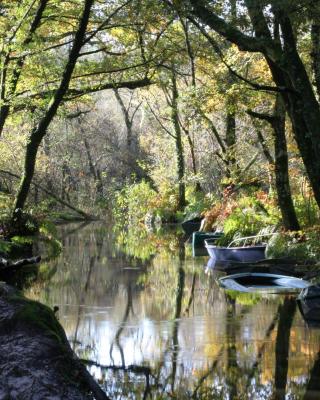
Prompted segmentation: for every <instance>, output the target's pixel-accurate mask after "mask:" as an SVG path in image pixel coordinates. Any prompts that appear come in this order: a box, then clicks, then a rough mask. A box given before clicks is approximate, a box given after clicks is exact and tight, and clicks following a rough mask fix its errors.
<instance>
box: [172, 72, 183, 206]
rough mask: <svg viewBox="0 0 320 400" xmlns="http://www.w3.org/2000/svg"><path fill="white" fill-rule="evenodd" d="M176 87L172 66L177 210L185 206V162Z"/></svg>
mask: <svg viewBox="0 0 320 400" xmlns="http://www.w3.org/2000/svg"><path fill="white" fill-rule="evenodd" d="M178 97H179V94H178V88H177V81H176V76H175V72H174V69H173V68H172V104H171V120H172V124H173V127H174V131H175V142H176V156H177V175H178V185H179V194H178V206H177V209H178V210H183V209H184V208H185V206H186V189H185V183H184V174H185V164H184V151H183V143H182V133H181V128H180V124H179V111H178Z"/></svg>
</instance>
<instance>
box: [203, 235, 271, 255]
mask: <svg viewBox="0 0 320 400" xmlns="http://www.w3.org/2000/svg"><path fill="white" fill-rule="evenodd" d="M271 235H274V234H273V233H271V234H263V235H255V236H246V237H241V238H237V239H235V240H233V241H232V242H231V243H230V244H229V245H228V246H227V247H223V246H217V245H216V244H215V241H214V240H211V239H207V240H205V247H206V249H207V252H208V254H209V256H210V257H211V258H213V259H215V260H216V261H219V262H220V261H239V262H254V261H259V260H264V259H265V258H266V257H265V250H266V246H267V245H266V244H265V243H260V244H253V245H247V242H249V241H253V242H255V243H257V241H259V240H261V239H262V238H263V237H266V236H271ZM237 242H243V244H242V245H241V246H234V244H235V243H237Z"/></svg>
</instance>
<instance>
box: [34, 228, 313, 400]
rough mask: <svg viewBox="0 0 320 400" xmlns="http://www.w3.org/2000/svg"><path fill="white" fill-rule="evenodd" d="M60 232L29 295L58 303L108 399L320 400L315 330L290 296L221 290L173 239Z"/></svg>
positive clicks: (98, 230)
mask: <svg viewBox="0 0 320 400" xmlns="http://www.w3.org/2000/svg"><path fill="white" fill-rule="evenodd" d="M64 231H65V232H67V234H66V235H65V239H64V249H65V250H64V253H63V254H62V255H61V256H60V258H59V259H58V260H56V261H54V262H52V267H53V268H56V272H55V274H54V275H53V276H51V277H50V280H49V281H48V282H43V286H42V287H39V286H34V287H33V289H30V290H29V289H28V292H27V293H26V294H27V295H29V297H33V298H36V299H39V300H40V301H42V302H44V303H47V304H48V305H50V306H52V305H54V304H58V305H59V307H60V311H59V317H60V321H61V323H62V324H63V325H64V327H65V329H66V331H67V334H68V336H69V338H70V340H71V341H73V344H74V347H75V349H76V351H77V352H78V354H79V355H80V357H82V358H83V359H85V362H86V363H87V365H88V368H89V369H90V371H91V372H93V373H94V374H95V375H96V377H97V379H99V382H100V383H101V384H102V385H103V387H104V388H105V390H106V392H107V394H108V395H109V396H110V397H111V398H112V399H144V400H146V399H182V400H183V399H194V400H205V399H208V400H209V399H230V400H231V399H240V398H241V399H242V400H246V399H250V400H251V399H252V400H260V399H277V400H280V399H287V398H290V399H297V400H298V399H307V400H310V399H316V398H320V384H319V381H320V380H319V374H320V352H319V349H320V330H311V329H309V328H307V327H306V325H305V323H304V321H303V320H302V318H301V316H300V314H299V313H297V312H296V302H295V297H294V296H292V297H289V296H269V297H261V296H257V295H250V294H239V293H235V292H224V291H223V290H221V289H220V288H219V287H218V286H217V285H216V283H215V282H214V279H213V277H212V276H208V275H206V274H205V272H204V268H203V266H204V265H205V264H206V263H207V258H206V257H204V258H192V257H191V255H190V252H189V253H188V251H189V250H188V248H187V253H186V254H185V247H184V246H182V243H181V241H180V240H179V236H177V235H176V234H175V233H174V232H169V233H168V232H165V233H164V234H159V235H158V234H155V233H153V234H151V236H146V233H141V234H140V233H137V232H136V231H135V232H134V233H130V234H128V235H127V236H126V235H125V234H123V236H122V238H121V240H120V241H119V240H118V239H117V238H116V237H114V236H113V234H112V233H111V232H110V231H108V230H106V229H104V228H101V226H98V227H97V226H87V227H85V228H84V229H83V230H78V231H77V230H75V231H74V232H72V228H70V227H69V228H66V229H64ZM70 232H71V233H70ZM144 243H146V247H145V248H143V246H144Z"/></svg>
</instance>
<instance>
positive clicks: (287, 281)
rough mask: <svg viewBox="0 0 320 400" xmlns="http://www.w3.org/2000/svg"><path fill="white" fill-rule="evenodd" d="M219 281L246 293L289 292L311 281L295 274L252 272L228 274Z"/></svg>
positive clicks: (231, 288) (229, 287)
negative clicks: (294, 275)
mask: <svg viewBox="0 0 320 400" xmlns="http://www.w3.org/2000/svg"><path fill="white" fill-rule="evenodd" d="M218 283H219V285H220V286H221V287H222V288H224V289H229V290H236V291H238V292H246V293H252V292H264V293H281V292H282V293H289V292H297V291H301V290H302V289H305V288H307V287H308V286H310V282H308V281H306V280H303V279H301V278H296V277H293V276H288V275H277V274H268V273H250V272H246V273H240V274H234V275H227V276H225V277H223V278H219V279H218Z"/></svg>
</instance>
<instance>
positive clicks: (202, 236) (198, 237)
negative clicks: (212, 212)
mask: <svg viewBox="0 0 320 400" xmlns="http://www.w3.org/2000/svg"><path fill="white" fill-rule="evenodd" d="M221 236H223V232H220V231H215V232H199V231H196V232H193V234H192V247H193V248H194V249H196V248H199V247H204V241H205V240H208V239H210V240H211V241H213V242H215V241H217V240H218V239H220V238H221Z"/></svg>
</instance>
